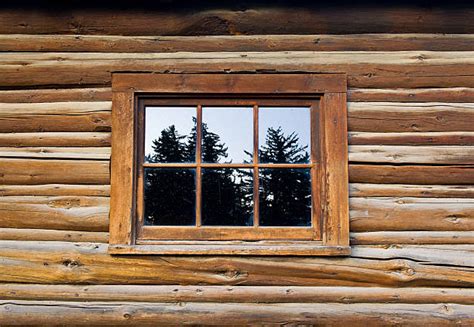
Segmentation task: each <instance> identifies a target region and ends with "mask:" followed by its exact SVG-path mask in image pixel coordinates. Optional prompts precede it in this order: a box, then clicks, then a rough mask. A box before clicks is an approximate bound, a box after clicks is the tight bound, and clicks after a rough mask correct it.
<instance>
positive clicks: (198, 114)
mask: <svg viewBox="0 0 474 327" xmlns="http://www.w3.org/2000/svg"><path fill="white" fill-rule="evenodd" d="M201 153H202V105H201V104H198V105H197V108H196V227H201V225H202V221H201V198H202V177H201V162H202V155H201Z"/></svg>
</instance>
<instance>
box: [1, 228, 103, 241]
mask: <svg viewBox="0 0 474 327" xmlns="http://www.w3.org/2000/svg"><path fill="white" fill-rule="evenodd" d="M35 227H36V226H35ZM91 227H93V226H92V225H91ZM0 240H12V241H61V242H94V243H107V242H108V241H109V234H108V233H106V232H83V231H63V230H53V229H36V228H34V229H28V228H0Z"/></svg>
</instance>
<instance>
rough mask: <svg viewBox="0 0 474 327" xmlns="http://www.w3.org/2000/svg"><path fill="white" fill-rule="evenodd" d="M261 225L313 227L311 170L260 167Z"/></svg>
mask: <svg viewBox="0 0 474 327" xmlns="http://www.w3.org/2000/svg"><path fill="white" fill-rule="evenodd" d="M259 175H260V176H259V177H260V179H259V201H260V203H259V208H260V217H259V218H260V225H261V226H311V177H310V169H276V168H271V169H264V168H261V169H259Z"/></svg>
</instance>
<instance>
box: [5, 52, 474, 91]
mask: <svg viewBox="0 0 474 327" xmlns="http://www.w3.org/2000/svg"><path fill="white" fill-rule="evenodd" d="M472 53H473V52H472V51H443V52H429V51H399V52H389V51H387V52H375V51H374V52H331V51H321V52H310V51H293V52H289V51H284V52H281V51H280V52H206V53H200V52H198V53H194V52H184V53H44V54H41V53H40V54H38V53H21V52H17V53H15V52H12V53H2V54H1V55H0V64H1V65H0V73H1V74H2V81H1V84H0V86H2V87H31V86H48V87H51V86H52V85H54V86H59V85H63V86H72V85H78V84H81V85H90V86H99V85H102V86H105V85H107V86H108V85H110V83H111V72H157V73H166V72H172V73H249V72H251V73H255V72H265V71H270V72H280V73H285V72H286V73H292V72H305V73H311V72H313V73H328V74H332V73H347V75H348V84H349V86H351V87H357V88H378V89H379V88H400V87H401V88H413V87H417V88H418V87H424V88H432V87H474V82H473V76H474V61H473V59H472V58H473V56H472ZM58 63H60V64H58ZM368 63H369V64H368ZM7 64H8V65H7ZM144 87H146V86H144Z"/></svg>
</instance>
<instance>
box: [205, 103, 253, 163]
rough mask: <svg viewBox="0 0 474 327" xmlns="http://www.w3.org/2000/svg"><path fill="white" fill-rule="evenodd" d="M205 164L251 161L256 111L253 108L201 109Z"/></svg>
mask: <svg viewBox="0 0 474 327" xmlns="http://www.w3.org/2000/svg"><path fill="white" fill-rule="evenodd" d="M202 121H203V126H202V161H203V162H210V163H217V162H234V163H242V162H251V161H252V156H253V155H252V152H253V110H252V108H251V107H242V108H240V107H239V108H236V107H203V108H202Z"/></svg>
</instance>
